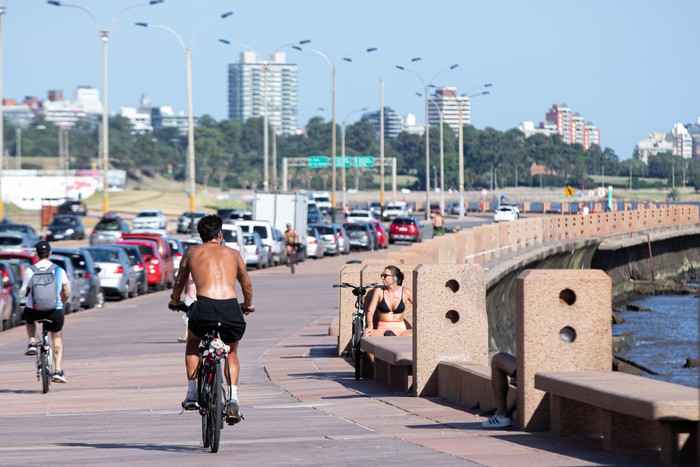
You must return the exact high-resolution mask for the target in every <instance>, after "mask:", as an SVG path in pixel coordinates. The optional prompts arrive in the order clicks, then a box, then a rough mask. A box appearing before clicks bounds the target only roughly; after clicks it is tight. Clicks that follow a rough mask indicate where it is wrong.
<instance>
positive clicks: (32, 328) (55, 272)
mask: <svg viewBox="0 0 700 467" xmlns="http://www.w3.org/2000/svg"><path fill="white" fill-rule="evenodd" d="M36 254H37V256H38V257H39V261H38V262H37V263H36V264H33V265H31V266H30V267H28V268H27V269H25V271H24V280H23V282H22V289H23V290H25V291H26V293H27V305H26V307H25V308H24V313H23V314H22V318H23V319H24V320H25V321H26V323H27V336H29V345H27V351H26V352H25V353H24V354H25V355H36V353H37V342H36V324H34V322H35V321H37V320H40V319H48V320H51V323H44V326H47V327H48V329H49V331H51V339H52V340H53V353H54V356H55V360H56V361H55V362H54V368H55V371H54V373H53V380H54V381H55V382H57V383H65V382H66V376H65V374H64V373H63V369H62V363H63V336H62V334H61V330H62V329H63V305H65V303H66V302H67V301H68V299H69V298H70V288H69V285H70V282H69V280H68V275H67V274H66V271H64V270H63V268H61V267H59V266H57V265H55V264H53V263H52V262H51V261H49V255H51V245H50V244H49V242H47V241H45V240H42V241H40V242H39V243H37V244H36Z"/></svg>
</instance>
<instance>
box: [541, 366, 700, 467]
mask: <svg viewBox="0 0 700 467" xmlns="http://www.w3.org/2000/svg"><path fill="white" fill-rule="evenodd" d="M535 388H536V389H539V390H542V391H545V392H546V393H548V394H549V405H550V412H549V414H550V430H551V431H552V433H554V434H556V435H562V434H584V435H591V434H592V435H602V436H603V446H604V447H605V448H606V449H613V448H624V447H634V448H642V449H650V448H651V449H656V450H658V449H660V451H661V453H660V454H661V457H660V460H661V462H664V463H671V462H674V461H676V460H682V461H688V460H689V461H692V462H695V461H696V460H697V445H698V440H697V429H698V421H700V391H699V390H698V389H695V388H690V387H686V386H680V385H677V384H672V383H667V382H664V381H657V380H652V379H648V378H643V377H640V376H634V375H629V374H626V373H620V372H610V371H607V372H605V371H576V372H561V371H556V372H538V373H537V374H536V375H535ZM592 408H594V409H592ZM681 434H684V435H685V436H680V435H681Z"/></svg>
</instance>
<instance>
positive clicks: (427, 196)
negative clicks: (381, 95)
mask: <svg viewBox="0 0 700 467" xmlns="http://www.w3.org/2000/svg"><path fill="white" fill-rule="evenodd" d="M419 60H421V58H420V57H415V58H412V59H411V62H417V61H419ZM458 66H459V65H458V64H454V65H451V66H450V67H449V68H446V69H444V70H441V71H439V72H437V73H435V75H433V77H432V78H431V79H430V81H429V82H428V84H426V83H425V80H424V79H423V77H422V76H421V75H420V74H418V72H416V71H414V70H412V69H410V68H406V67H404V66H401V65H396V68H398V69H399V70H401V71H408V72H409V73H412V74H414V75H416V76H417V77H418V79H419V80H420V82H421V84H423V92H424V93H425V218H426V220H429V219H430V119H429V116H428V114H429V108H428V86H429V85H430V84H432V82H433V81H434V80H435V78H437V77H438V75H441V74H442V73H445V72H447V71H451V70H454V69H455V68H457V67H458Z"/></svg>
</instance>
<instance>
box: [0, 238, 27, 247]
mask: <svg viewBox="0 0 700 467" xmlns="http://www.w3.org/2000/svg"><path fill="white" fill-rule="evenodd" d="M21 244H22V237H15V236H0V246H15V245H21Z"/></svg>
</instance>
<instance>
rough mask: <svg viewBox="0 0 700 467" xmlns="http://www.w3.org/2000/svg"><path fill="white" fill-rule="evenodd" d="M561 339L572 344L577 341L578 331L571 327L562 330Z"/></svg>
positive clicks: (560, 332)
mask: <svg viewBox="0 0 700 467" xmlns="http://www.w3.org/2000/svg"><path fill="white" fill-rule="evenodd" d="M559 339H561V340H562V341H564V342H566V343H567V344H571V343H572V342H573V341H575V340H576V330H575V329H574V328H572V327H571V326H565V327H563V328H561V331H559Z"/></svg>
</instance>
